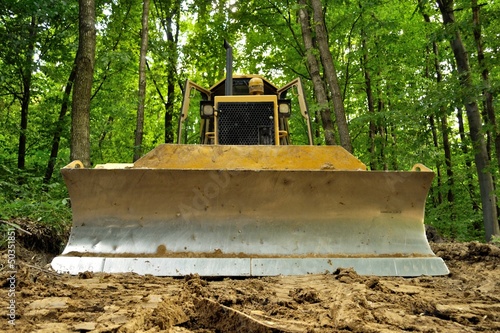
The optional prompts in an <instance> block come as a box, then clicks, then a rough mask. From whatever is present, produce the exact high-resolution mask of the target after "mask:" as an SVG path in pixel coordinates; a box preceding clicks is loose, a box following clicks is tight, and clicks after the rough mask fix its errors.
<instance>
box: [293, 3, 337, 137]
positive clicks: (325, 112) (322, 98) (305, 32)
mask: <svg viewBox="0 0 500 333" xmlns="http://www.w3.org/2000/svg"><path fill="white" fill-rule="evenodd" d="M299 5H300V8H299V21H300V27H301V29H302V39H303V41H304V46H305V49H306V59H307V68H308V70H309V74H310V75H311V80H312V82H313V89H314V95H315V96H316V100H317V101H318V104H319V107H320V110H319V114H320V117H321V123H322V126H323V130H324V132H325V143H326V144H327V145H335V144H336V142H335V131H334V129H333V122H332V116H331V112H330V108H329V107H328V98H327V94H326V90H325V85H324V84H323V80H322V79H321V75H320V68H319V64H318V60H317V59H316V56H315V55H314V46H313V39H312V36H311V26H310V23H311V22H310V20H309V13H308V11H307V4H306V1H305V0H299Z"/></svg>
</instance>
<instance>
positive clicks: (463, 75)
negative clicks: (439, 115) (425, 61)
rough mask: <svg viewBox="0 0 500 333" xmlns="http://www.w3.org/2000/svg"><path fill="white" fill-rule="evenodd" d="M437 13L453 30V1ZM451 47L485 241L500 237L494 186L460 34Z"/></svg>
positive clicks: (440, 0)
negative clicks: (463, 107)
mask: <svg viewBox="0 0 500 333" xmlns="http://www.w3.org/2000/svg"><path fill="white" fill-rule="evenodd" d="M437 3H438V6H439V10H440V12H441V15H442V17H443V24H444V25H445V27H446V28H449V29H450V28H453V24H454V23H455V14H454V1H453V0H438V1H437ZM450 46H451V48H452V50H453V54H454V56H455V61H456V64H457V71H458V75H459V80H460V85H461V86H462V88H463V89H464V92H465V94H466V95H465V96H464V97H463V103H464V105H465V110H466V113H467V120H468V121H469V134H470V137H471V140H472V144H473V148H474V161H475V163H476V170H477V175H478V179H479V189H480V193H481V202H482V207H483V221H484V228H485V232H486V240H488V241H489V240H490V239H491V237H492V236H493V235H499V233H500V231H499V226H498V217H497V207H496V196H495V190H494V187H493V178H492V174H491V171H490V169H489V159H488V153H487V149H486V143H485V141H484V137H483V134H482V123H481V116H480V114H479V108H478V105H477V102H476V100H475V98H474V97H473V94H472V91H473V86H472V78H471V69H470V66H469V59H468V55H467V51H466V49H465V46H464V44H463V42H462V38H461V34H460V32H459V31H458V30H452V33H451V38H450Z"/></svg>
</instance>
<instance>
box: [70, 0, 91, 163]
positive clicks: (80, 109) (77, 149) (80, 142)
mask: <svg viewBox="0 0 500 333" xmlns="http://www.w3.org/2000/svg"><path fill="white" fill-rule="evenodd" d="M78 4H79V9H80V15H79V42H78V52H77V58H76V74H75V84H74V87H73V102H72V106H71V116H72V117H71V159H72V160H80V161H81V162H82V163H83V165H84V166H85V167H89V166H90V97H91V94H92V81H93V75H94V61H95V44H96V29H95V2H94V0H79V1H78Z"/></svg>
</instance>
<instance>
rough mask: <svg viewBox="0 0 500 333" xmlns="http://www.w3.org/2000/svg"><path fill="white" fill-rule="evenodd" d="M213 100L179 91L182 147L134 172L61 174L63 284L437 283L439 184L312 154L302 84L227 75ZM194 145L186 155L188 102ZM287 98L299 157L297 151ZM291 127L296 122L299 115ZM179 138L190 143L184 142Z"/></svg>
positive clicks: (321, 151)
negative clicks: (313, 279) (299, 126)
mask: <svg viewBox="0 0 500 333" xmlns="http://www.w3.org/2000/svg"><path fill="white" fill-rule="evenodd" d="M226 50H227V61H226V73H227V75H226V78H224V79H223V80H221V81H220V82H218V83H217V84H215V85H214V86H212V87H211V88H209V89H205V88H203V87H201V86H199V85H197V84H195V83H194V82H191V81H187V82H186V86H185V91H184V100H183V105H182V110H181V114H180V117H179V129H178V135H177V138H178V143H177V144H163V145H160V146H158V147H156V148H155V149H153V150H152V151H150V152H149V153H147V154H146V155H145V156H143V157H142V158H140V159H139V160H137V161H136V162H135V163H109V164H102V165H97V166H95V167H94V168H84V167H83V165H82V163H81V162H79V161H73V162H72V163H70V164H69V165H67V166H66V167H64V168H63V169H62V170H61V171H62V174H63V177H64V180H65V182H66V185H67V187H68V191H69V195H70V199H71V207H72V212H73V226H72V230H71V235H70V238H69V241H68V244H67V246H66V248H65V250H64V251H63V253H62V254H61V255H60V256H58V257H56V258H54V260H53V261H52V267H53V268H54V269H55V270H56V271H58V272H67V273H70V274H78V273H80V272H85V271H91V272H107V273H124V272H135V273H138V274H152V275H157V276H183V275H188V274H199V275H200V276H275V275H303V274H324V273H328V272H334V271H335V270H337V269H338V268H353V269H354V270H355V271H356V272H357V273H358V274H362V275H379V276H420V275H446V274H448V273H449V271H448V269H447V267H446V265H445V263H444V262H443V260H442V259H441V258H439V257H436V256H435V254H434V253H433V252H432V250H431V248H430V246H429V243H428V242H427V239H426V235H425V229H424V223H423V222H424V206H425V201H426V197H427V195H428V191H429V188H430V186H431V182H432V179H433V177H434V173H433V172H432V171H431V170H429V169H428V168H426V167H425V166H423V165H421V164H416V165H415V166H414V167H413V169H412V170H411V171H367V168H366V166H365V165H364V164H363V163H362V162H361V161H359V160H358V159H357V158H355V157H354V156H352V155H351V154H350V153H349V152H347V151H346V150H344V149H343V148H342V147H340V146H317V145H314V144H313V138H312V131H311V126H310V118H309V114H308V110H307V105H306V102H305V98H304V93H303V89H302V84H301V81H300V80H299V79H296V80H294V81H292V82H291V83H289V84H287V85H286V86H284V87H282V88H277V87H275V86H274V85H273V84H272V83H271V82H269V81H268V80H266V79H265V78H263V77H261V76H258V75H234V76H233V75H232V54H231V47H230V46H229V45H228V44H226ZM193 91H197V92H199V94H200V95H201V96H202V99H201V101H200V102H199V112H200V121H199V124H200V132H199V144H186V143H183V142H182V141H183V138H184V137H185V135H183V134H184V132H183V127H184V126H183V125H184V122H185V120H186V119H187V118H188V115H189V110H190V109H192V108H190V107H189V106H190V104H193V103H190V102H191V96H192V92H193ZM287 96H290V97H293V98H294V101H296V102H294V103H293V104H298V109H299V112H300V115H301V116H300V115H299V117H302V119H303V120H304V123H305V126H304V127H305V128H306V132H307V140H308V144H306V145H292V144H291V135H290V129H289V126H288V120H289V117H290V115H291V114H292V112H294V111H293V110H292V103H291V101H290V99H287V98H286V97H287ZM297 114H298V113H297ZM184 130H185V129H184Z"/></svg>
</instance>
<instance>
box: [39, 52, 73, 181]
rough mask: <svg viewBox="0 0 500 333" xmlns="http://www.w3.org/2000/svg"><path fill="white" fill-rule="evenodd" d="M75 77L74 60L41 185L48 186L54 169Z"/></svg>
mask: <svg viewBox="0 0 500 333" xmlns="http://www.w3.org/2000/svg"><path fill="white" fill-rule="evenodd" d="M75 75H76V58H75V64H73V68H72V69H71V73H70V74H69V78H68V82H66V88H65V89H64V95H63V100H62V104H61V110H60V111H59V118H58V119H57V124H56V129H55V131H54V136H53V137H52V149H51V151H50V157H49V162H48V163H47V168H46V169H45V176H44V177H43V183H44V184H48V183H49V182H50V179H51V178H52V174H53V173H54V168H55V165H56V161H57V155H58V153H59V142H60V141H61V134H62V131H63V129H64V118H65V117H66V113H67V112H68V105H69V96H70V94H71V89H72V88H73V81H74V80H75Z"/></svg>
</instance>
